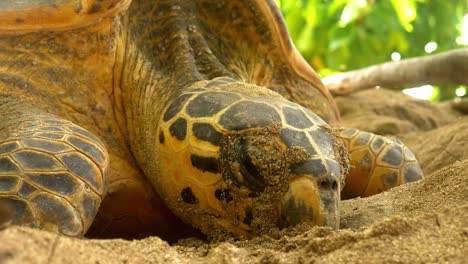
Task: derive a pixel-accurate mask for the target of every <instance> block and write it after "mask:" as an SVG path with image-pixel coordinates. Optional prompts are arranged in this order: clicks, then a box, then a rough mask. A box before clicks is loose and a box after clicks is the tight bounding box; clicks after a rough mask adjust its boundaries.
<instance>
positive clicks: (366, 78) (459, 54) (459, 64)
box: [323, 48, 468, 95]
mask: <svg viewBox="0 0 468 264" xmlns="http://www.w3.org/2000/svg"><path fill="white" fill-rule="evenodd" d="M323 83H324V84H325V86H327V87H328V89H329V90H330V91H331V92H332V93H333V94H336V95H343V94H349V93H352V92H354V91H358V90H363V89H368V88H373V87H375V86H383V87H394V86H418V85H425V84H441V83H452V84H464V85H468V48H465V49H455V50H451V51H447V52H442V53H439V54H436V55H431V56H424V57H417V58H411V59H405V60H401V61H398V62H387V63H383V64H379V65H374V66H370V67H368V68H364V69H360V70H355V71H349V72H345V73H339V74H336V75H332V76H328V77H326V78H324V79H323Z"/></svg>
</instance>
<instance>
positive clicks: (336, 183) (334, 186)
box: [332, 180, 338, 191]
mask: <svg viewBox="0 0 468 264" xmlns="http://www.w3.org/2000/svg"><path fill="white" fill-rule="evenodd" d="M332 190H333V191H336V190H338V182H337V181H336V180H333V183H332Z"/></svg>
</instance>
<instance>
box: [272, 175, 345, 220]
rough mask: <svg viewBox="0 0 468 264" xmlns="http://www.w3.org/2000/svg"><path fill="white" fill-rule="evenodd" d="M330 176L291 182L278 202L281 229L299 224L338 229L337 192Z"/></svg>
mask: <svg viewBox="0 0 468 264" xmlns="http://www.w3.org/2000/svg"><path fill="white" fill-rule="evenodd" d="M336 184H337V181H336V180H334V178H333V177H330V176H327V177H324V178H321V179H320V178H316V177H311V176H309V175H298V176H296V177H294V178H292V179H291V181H290V183H289V190H288V191H287V192H286V194H285V195H284V196H283V198H282V199H281V201H280V202H279V208H278V209H279V210H278V213H279V223H280V226H281V227H287V226H294V225H297V224H300V223H309V224H312V225H319V226H329V227H332V228H335V229H336V228H338V227H339V211H338V202H339V199H340V192H339V191H337V189H338V190H339V188H337V187H336V186H334V185H336Z"/></svg>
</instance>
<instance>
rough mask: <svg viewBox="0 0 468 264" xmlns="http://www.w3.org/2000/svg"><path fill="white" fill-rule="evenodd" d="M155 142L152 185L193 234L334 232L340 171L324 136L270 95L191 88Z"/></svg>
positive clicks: (235, 88)
mask: <svg viewBox="0 0 468 264" xmlns="http://www.w3.org/2000/svg"><path fill="white" fill-rule="evenodd" d="M213 82H218V83H217V84H216V86H214V87H211V86H210V84H211V85H213ZM158 134H159V168H160V174H161V175H160V176H161V177H159V178H158V179H157V180H154V181H153V183H154V184H155V186H156V188H157V189H158V192H159V193H160V194H161V196H162V197H163V198H164V199H165V200H166V202H167V204H168V205H169V207H170V208H171V209H172V210H173V211H174V212H175V213H176V214H177V215H178V216H179V217H181V218H182V219H183V220H185V221H186V222H188V223H190V224H192V225H193V226H195V227H197V228H199V229H201V230H202V232H204V233H207V234H208V235H215V234H217V233H219V232H220V231H221V232H229V233H233V234H235V235H243V236H247V237H249V236H252V235H256V234H261V233H265V232H266V231H267V230H269V229H271V228H275V227H285V226H289V225H296V224H299V223H303V222H308V223H310V224H313V225H326V226H331V227H333V228H337V227H338V225H339V215H338V214H339V211H338V202H339V199H340V177H341V174H340V168H341V164H340V162H338V161H337V159H336V158H335V153H334V144H335V141H334V136H333V135H332V133H331V129H330V128H329V127H328V125H327V124H326V123H325V122H324V121H323V120H322V119H321V118H319V117H318V116H317V115H315V114H314V113H312V112H311V111H309V110H307V109H305V108H303V107H301V106H300V105H298V104H295V103H292V102H290V101H288V100H286V99H284V98H283V97H281V96H280V95H278V94H277V93H274V92H272V91H270V90H268V89H265V88H261V87H258V86H255V85H248V84H241V85H240V84H238V83H230V82H228V81H225V80H215V81H211V82H208V83H207V84H205V85H204V86H202V88H200V85H199V86H198V87H197V88H195V89H192V90H188V91H187V92H185V93H184V94H182V95H180V96H179V97H177V98H176V99H175V100H174V101H173V102H172V103H170V104H169V105H168V106H167V107H166V108H165V111H164V112H163V114H162V118H161V123H160V125H159V131H158Z"/></svg>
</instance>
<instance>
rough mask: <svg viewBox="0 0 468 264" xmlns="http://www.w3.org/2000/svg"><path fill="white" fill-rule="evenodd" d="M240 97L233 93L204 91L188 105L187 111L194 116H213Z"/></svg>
mask: <svg viewBox="0 0 468 264" xmlns="http://www.w3.org/2000/svg"><path fill="white" fill-rule="evenodd" d="M239 99H240V97H239V96H238V95H236V94H233V93H226V92H207V93H202V94H200V95H198V96H197V97H195V98H194V99H193V100H192V101H191V102H190V103H189V104H188V105H187V113H188V114H189V115H190V116H192V117H208V116H213V115H214V114H216V113H218V112H219V111H221V110H223V109H224V108H226V107H228V106H229V105H231V104H233V103H234V102H235V101H237V100H239Z"/></svg>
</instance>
